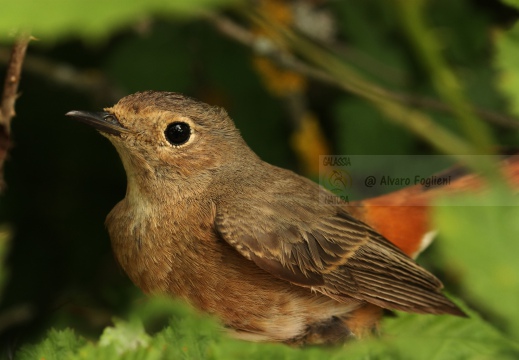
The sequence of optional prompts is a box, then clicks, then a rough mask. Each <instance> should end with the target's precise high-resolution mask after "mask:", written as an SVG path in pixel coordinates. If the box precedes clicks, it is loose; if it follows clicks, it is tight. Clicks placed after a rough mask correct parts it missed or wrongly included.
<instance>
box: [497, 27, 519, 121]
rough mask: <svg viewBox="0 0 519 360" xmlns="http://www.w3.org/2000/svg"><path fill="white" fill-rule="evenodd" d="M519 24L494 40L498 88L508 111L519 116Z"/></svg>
mask: <svg viewBox="0 0 519 360" xmlns="http://www.w3.org/2000/svg"><path fill="white" fill-rule="evenodd" d="M518 62H519V22H518V23H516V24H515V25H514V26H513V27H512V28H511V29H510V30H509V31H507V32H505V33H499V34H498V35H497V39H496V56H495V60H494V63H495V66H496V67H497V68H498V70H499V75H498V82H497V84H498V86H499V88H500V89H501V91H502V92H503V94H505V95H506V97H507V98H508V101H509V107H510V110H511V111H512V112H513V113H514V114H516V115H518V114H519V69H518V67H517V64H518Z"/></svg>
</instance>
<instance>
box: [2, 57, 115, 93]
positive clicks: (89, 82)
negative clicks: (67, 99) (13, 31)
mask: <svg viewBox="0 0 519 360" xmlns="http://www.w3.org/2000/svg"><path fill="white" fill-rule="evenodd" d="M9 52H10V51H9V49H8V48H3V47H0V64H1V63H7V62H8V61H9ZM23 70H24V72H26V73H32V74H35V75H37V76H40V77H42V78H46V79H48V80H50V81H52V83H53V84H60V85H63V86H67V87H70V88H72V89H75V90H77V91H81V92H87V93H90V94H92V96H94V97H95V98H97V99H102V100H103V102H105V101H110V102H116V101H117V100H119V99H120V98H121V97H123V96H124V92H123V91H122V90H121V89H119V88H117V87H115V86H114V84H112V83H111V82H110V80H109V79H108V78H107V77H106V76H105V75H103V73H102V72H101V71H96V70H95V69H80V68H77V67H74V66H71V65H70V64H67V63H61V62H57V61H53V60H51V59H48V58H46V57H43V56H38V55H34V54H28V55H27V56H26V57H25V60H24V64H23Z"/></svg>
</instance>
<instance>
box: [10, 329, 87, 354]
mask: <svg viewBox="0 0 519 360" xmlns="http://www.w3.org/2000/svg"><path fill="white" fill-rule="evenodd" d="M85 343H86V340H85V339H83V338H80V337H78V336H76V335H75V334H74V331H72V330H71V329H65V330H61V331H58V330H54V329H52V330H50V331H49V332H48V333H47V337H46V338H45V340H43V341H42V342H41V343H39V344H37V345H26V346H24V347H23V348H22V349H21V350H20V351H19V352H18V353H17V356H16V359H20V360H34V359H45V360H62V359H71V358H72V356H73V354H74V353H75V352H76V351H77V350H78V349H79V348H80V347H81V346H83V345H84V344H85Z"/></svg>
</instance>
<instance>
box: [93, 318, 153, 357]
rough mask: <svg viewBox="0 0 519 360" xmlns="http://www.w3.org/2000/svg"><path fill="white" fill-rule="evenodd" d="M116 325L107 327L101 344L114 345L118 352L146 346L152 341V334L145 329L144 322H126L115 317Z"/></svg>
mask: <svg viewBox="0 0 519 360" xmlns="http://www.w3.org/2000/svg"><path fill="white" fill-rule="evenodd" d="M114 323H115V326H114V327H107V328H106V329H105V330H104V331H103V334H102V335H101V338H100V339H99V346H113V347H114V348H115V350H116V352H117V354H119V355H121V354H123V353H125V352H126V351H132V350H135V349H137V348H139V347H146V346H148V345H149V343H150V336H149V335H148V334H146V331H144V327H143V325H142V322H140V321H137V320H136V321H132V322H124V321H121V320H118V319H114Z"/></svg>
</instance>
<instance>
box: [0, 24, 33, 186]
mask: <svg viewBox="0 0 519 360" xmlns="http://www.w3.org/2000/svg"><path fill="white" fill-rule="evenodd" d="M30 39H31V38H30V36H29V35H27V34H24V35H21V36H20V37H19V38H18V39H17V40H16V42H15V43H14V45H13V49H12V51H11V58H10V60H9V63H8V66H7V72H6V76H5V82H4V90H3V93H2V102H1V104H0V191H2V189H3V188H4V185H5V184H4V162H5V159H6V157H7V151H8V150H9V146H10V143H11V142H10V138H11V120H12V118H13V117H14V116H15V115H16V112H15V110H14V104H15V102H16V98H17V97H18V84H19V83H20V74H21V71H22V65H23V59H24V57H25V52H26V50H27V46H28V44H29V41H30Z"/></svg>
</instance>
